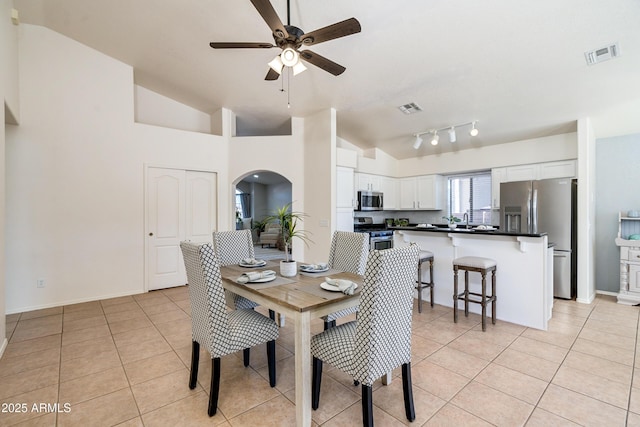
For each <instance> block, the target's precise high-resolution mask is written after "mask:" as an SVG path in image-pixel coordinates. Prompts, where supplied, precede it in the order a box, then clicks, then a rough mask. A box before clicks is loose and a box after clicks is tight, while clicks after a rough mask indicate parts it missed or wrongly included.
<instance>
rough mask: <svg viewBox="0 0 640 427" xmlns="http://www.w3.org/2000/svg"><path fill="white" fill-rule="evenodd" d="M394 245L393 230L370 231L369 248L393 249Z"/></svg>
mask: <svg viewBox="0 0 640 427" xmlns="http://www.w3.org/2000/svg"><path fill="white" fill-rule="evenodd" d="M380 234H381V235H380ZM392 247H393V231H391V230H387V231H372V232H370V233H369V250H374V249H378V250H382V249H391V248H392Z"/></svg>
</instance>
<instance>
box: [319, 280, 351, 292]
mask: <svg viewBox="0 0 640 427" xmlns="http://www.w3.org/2000/svg"><path fill="white" fill-rule="evenodd" d="M320 287H321V288H322V289H324V290H325V291H331V292H342V291H341V290H340V288H338V287H337V286H333V285H330V284H328V283H327V282H322V283H320ZM353 288H354V289H357V288H358V284H357V283H355V286H354V287H353Z"/></svg>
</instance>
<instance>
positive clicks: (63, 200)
mask: <svg viewBox="0 0 640 427" xmlns="http://www.w3.org/2000/svg"><path fill="white" fill-rule="evenodd" d="M19 59H20V104H21V109H22V110H21V122H20V126H9V127H8V130H7V141H6V145H7V147H6V149H7V226H6V230H7V235H6V244H7V248H9V249H10V250H8V251H7V257H6V260H7V265H8V268H7V274H6V280H7V283H6V304H7V312H8V313H13V312H18V311H28V310H32V309H36V308H41V307H49V306H56V305H61V304H69V303H73V302H79V301H86V300H93V299H99V298H106V297H113V296H118V295H125V294H134V293H139V292H142V291H143V284H144V242H145V241H144V239H145V235H144V169H145V165H151V166H166V167H181V168H185V169H202V170H211V171H215V172H218V182H219V192H218V193H219V196H220V200H219V206H220V207H222V209H221V215H220V216H219V218H220V221H228V220H229V217H228V216H227V215H226V214H222V212H227V211H228V210H229V194H228V190H227V188H228V180H227V159H228V150H227V142H226V141H227V140H226V139H225V138H223V137H219V136H213V135H206V134H200V133H194V132H184V131H179V130H172V129H166V128H160V127H156V126H148V125H142V124H135V123H134V111H133V105H134V102H133V100H134V84H133V70H132V69H131V67H129V66H128V65H125V64H123V63H120V62H118V61H116V60H114V59H112V58H109V57H107V56H105V55H103V54H101V53H99V52H97V51H95V50H93V49H90V48H88V47H86V46H83V45H81V44H79V43H77V42H75V41H73V40H71V39H69V38H66V37H64V36H62V35H60V34H57V33H55V32H53V31H50V30H48V29H46V28H43V27H38V26H31V25H24V24H23V25H21V26H20V58H19ZM37 279H44V280H45V288H43V289H36V280H37Z"/></svg>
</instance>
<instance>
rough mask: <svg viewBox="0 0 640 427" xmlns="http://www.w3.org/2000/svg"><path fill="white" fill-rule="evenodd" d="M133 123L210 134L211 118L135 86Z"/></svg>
mask: <svg viewBox="0 0 640 427" xmlns="http://www.w3.org/2000/svg"><path fill="white" fill-rule="evenodd" d="M134 87H135V91H134V94H135V121H136V123H145V124H148V125H156V126H163V127H168V128H172V129H181V130H188V131H192V132H202V133H211V116H210V115H209V114H207V113H204V112H202V111H199V110H196V109H195V108H192V107H189V106H188V105H184V104H181V103H180V102H177V101H174V100H173V99H171V98H167V97H166V96H163V95H160V94H159V93H156V92H153V91H151V90H149V89H146V88H144V87H142V86H138V85H135V86H134Z"/></svg>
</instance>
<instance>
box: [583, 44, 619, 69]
mask: <svg viewBox="0 0 640 427" xmlns="http://www.w3.org/2000/svg"><path fill="white" fill-rule="evenodd" d="M618 56H620V46H618V43H613V44H610V45H608V46H605V47H601V48H600V49H594V50H591V51H589V52H585V53H584V57H585V59H586V60H587V65H594V64H597V63H599V62H603V61H607V60H609V59H613V58H617V57H618Z"/></svg>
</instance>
